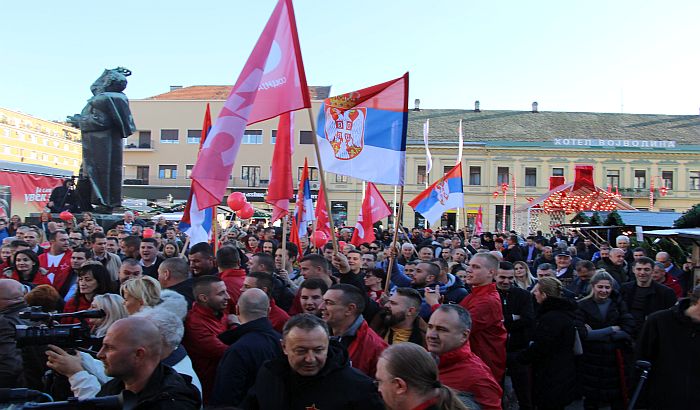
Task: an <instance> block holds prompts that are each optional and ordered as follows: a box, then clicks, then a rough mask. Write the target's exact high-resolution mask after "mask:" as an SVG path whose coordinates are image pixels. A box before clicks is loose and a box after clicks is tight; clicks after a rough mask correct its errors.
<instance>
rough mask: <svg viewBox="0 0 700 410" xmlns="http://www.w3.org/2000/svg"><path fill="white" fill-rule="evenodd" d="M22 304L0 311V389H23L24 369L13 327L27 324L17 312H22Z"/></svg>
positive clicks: (23, 306)
mask: <svg viewBox="0 0 700 410" xmlns="http://www.w3.org/2000/svg"><path fill="white" fill-rule="evenodd" d="M26 307H27V304H26V303H24V302H21V303H17V304H15V305H12V306H8V307H6V308H5V309H3V310H2V311H0V387H2V388H5V387H8V388H9V387H23V386H24V377H23V375H22V373H23V370H24V367H23V364H22V354H21V350H20V349H18V348H17V343H16V340H15V326H16V325H18V324H28V323H27V322H25V321H24V320H22V319H20V318H19V312H21V311H22V310H24V309H25V308H26Z"/></svg>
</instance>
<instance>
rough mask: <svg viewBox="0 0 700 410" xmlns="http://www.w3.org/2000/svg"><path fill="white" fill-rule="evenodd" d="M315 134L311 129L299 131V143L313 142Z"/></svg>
mask: <svg viewBox="0 0 700 410" xmlns="http://www.w3.org/2000/svg"><path fill="white" fill-rule="evenodd" d="M313 138H314V135H313V133H312V132H311V131H299V144H313V143H314V139H313Z"/></svg>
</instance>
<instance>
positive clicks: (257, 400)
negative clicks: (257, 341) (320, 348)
mask: <svg viewBox="0 0 700 410" xmlns="http://www.w3.org/2000/svg"><path fill="white" fill-rule="evenodd" d="M241 407H242V408H245V409H261V410H307V409H309V408H316V409H334V410H374V409H376V410H380V409H384V404H383V403H382V401H381V399H380V398H379V393H378V392H377V388H376V387H375V386H374V382H373V380H372V379H371V378H369V377H368V376H366V375H364V374H363V373H362V372H360V371H358V370H357V369H354V368H352V367H351V366H350V361H349V358H348V353H347V352H346V351H345V349H343V347H342V346H341V345H340V344H339V343H338V342H336V341H334V340H331V341H330V342H329V345H328V356H327V357H326V363H325V365H324V366H323V368H322V369H321V371H320V372H319V373H318V374H316V375H315V376H308V377H305V376H300V375H299V374H297V373H296V372H295V371H294V370H292V368H291V367H290V366H289V362H288V360H287V357H281V358H278V359H273V360H270V361H268V362H266V363H265V364H264V365H263V366H262V367H261V368H260V370H259V371H258V376H257V379H256V382H255V385H254V386H253V388H251V389H250V390H249V392H248V396H247V397H246V400H245V401H244V403H243V404H242V405H241Z"/></svg>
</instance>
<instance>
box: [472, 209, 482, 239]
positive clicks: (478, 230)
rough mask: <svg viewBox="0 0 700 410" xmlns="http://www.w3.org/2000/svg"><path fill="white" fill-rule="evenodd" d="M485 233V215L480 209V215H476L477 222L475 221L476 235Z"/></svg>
mask: <svg viewBox="0 0 700 410" xmlns="http://www.w3.org/2000/svg"><path fill="white" fill-rule="evenodd" d="M482 233H484V214H483V213H482V211H481V207H479V213H477V214H476V221H474V235H481V234H482Z"/></svg>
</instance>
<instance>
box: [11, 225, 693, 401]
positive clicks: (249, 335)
mask: <svg viewBox="0 0 700 410" xmlns="http://www.w3.org/2000/svg"><path fill="white" fill-rule="evenodd" d="M281 233H282V231H281V229H279V228H275V227H272V226H266V225H265V224H263V223H257V224H249V225H245V226H242V227H235V228H231V229H229V230H227V231H225V232H224V234H223V235H222V237H221V238H219V240H217V242H216V243H215V244H209V243H198V244H195V245H193V246H190V247H188V249H183V246H185V244H186V242H187V241H186V238H185V237H184V236H183V235H182V233H181V232H180V231H179V230H178V229H177V226H175V225H172V224H170V223H169V222H167V221H166V220H165V219H164V218H161V219H159V220H157V221H156V222H155V223H151V222H149V223H146V222H144V221H142V220H139V219H138V218H136V217H135V216H134V214H133V213H131V212H126V213H125V214H124V217H123V219H122V220H120V221H119V222H117V223H116V224H114V225H113V226H107V227H103V226H100V225H99V224H97V223H95V221H94V220H93V219H92V217H91V215H90V214H83V215H82V217H81V221H80V222H79V223H78V221H73V222H72V223H71V222H63V221H53V220H51V218H50V215H49V216H48V217H44V218H42V221H41V223H40V224H37V225H29V224H25V223H23V222H22V220H21V219H20V218H19V217H12V218H11V219H10V220H9V221H6V220H0V239H2V248H1V254H0V256H1V257H2V265H1V266H0V272H2V279H0V387H1V388H15V387H17V388H19V387H29V388H31V389H36V390H39V391H43V392H46V393H48V394H50V395H51V396H52V397H53V398H54V399H56V400H65V399H66V398H68V397H77V398H79V399H90V398H94V397H103V396H110V395H115V394H119V393H120V392H122V391H124V390H128V391H130V392H131V393H133V394H135V396H136V400H137V402H138V406H137V408H139V409H166V408H168V409H198V408H201V407H204V408H212V409H214V408H222V409H223V408H243V409H384V408H387V409H408V410H410V409H477V408H480V409H485V410H489V409H502V408H516V407H515V406H516V405H517V406H518V407H519V408H521V409H563V408H565V407H566V406H567V405H569V404H571V403H572V402H574V401H576V400H583V407H584V408H585V409H598V408H601V407H603V406H610V407H611V408H612V409H623V408H626V406H627V405H628V404H629V403H630V401H631V400H633V399H632V396H633V393H634V389H635V387H636V385H637V384H638V382H639V378H638V372H637V370H636V369H635V361H636V360H646V361H649V362H650V363H651V366H652V367H651V372H650V376H649V379H648V381H647V383H646V385H645V386H644V389H643V394H642V395H641V397H640V399H639V400H638V401H637V404H638V406H640V408H652V409H685V408H692V407H693V406H694V405H692V403H694V402H695V400H693V399H694V398H695V395H696V394H697V393H696V392H697V391H700V378H698V377H697V375H696V373H697V371H696V369H698V368H700V351H699V350H700V343H698V340H697V335H698V330H700V302H699V299H700V286H697V285H696V284H695V283H694V277H693V269H694V266H693V264H692V263H691V262H690V259H688V260H683V261H675V260H673V259H672V257H671V255H669V253H667V252H664V251H657V252H655V254H654V255H651V254H649V252H650V251H649V248H648V247H646V248H643V247H638V248H635V247H633V241H632V240H630V238H628V237H627V236H624V235H621V236H618V237H617V238H615V240H614V241H611V242H612V243H607V242H604V243H597V244H594V243H593V242H592V241H591V240H590V239H589V238H584V237H581V236H580V235H579V233H578V231H576V230H572V231H571V232H556V234H555V235H553V236H551V237H544V236H543V235H542V234H541V233H540V232H538V233H537V234H536V235H532V236H526V237H523V236H520V235H518V234H517V233H516V232H507V233H488V232H487V233H483V234H480V235H470V234H469V232H467V231H466V230H462V231H454V230H452V229H447V228H441V229H437V230H435V231H433V230H431V229H423V228H414V229H413V230H411V231H410V232H409V231H405V232H400V233H399V234H398V238H399V242H398V243H397V244H396V246H393V244H392V237H393V234H392V232H389V231H382V230H379V231H378V232H377V238H379V239H377V240H376V241H374V242H371V243H362V244H360V245H359V246H357V247H356V246H354V245H352V244H351V243H350V242H351V236H352V230H351V229H349V228H343V229H339V230H338V232H337V234H336V236H337V248H336V247H334V244H333V243H332V242H329V243H327V244H325V245H324V246H322V247H320V248H319V249H316V248H314V246H313V245H312V244H310V243H309V242H308V241H307V240H302V241H301V246H300V247H298V246H296V245H294V244H292V243H290V242H289V240H288V238H282V237H281ZM283 239H284V240H283ZM283 242H284V246H283ZM651 257H653V259H652V258H651ZM387 281H388V283H387ZM89 309H100V310H102V311H104V317H99V318H89V319H86V320H84V321H80V320H78V319H77V318H75V317H60V319H58V318H57V320H60V322H61V323H62V324H66V325H69V324H72V325H74V326H78V327H80V326H83V327H85V328H86V329H88V330H89V333H90V338H89V340H88V342H86V344H84V345H82V346H81V349H78V351H76V349H73V348H71V346H65V345H63V346H59V345H56V344H53V343H49V344H48V345H39V346H33V345H31V346H26V345H22V344H21V343H20V344H19V345H18V343H17V340H16V337H15V328H16V327H17V326H19V325H25V326H37V325H38V323H37V322H32V321H30V320H29V319H24V318H22V317H20V316H21V315H20V313H21V312H24V311H27V310H34V311H37V310H39V311H43V312H53V313H60V312H62V313H72V312H80V311H83V310H89ZM693 375H695V376H693Z"/></svg>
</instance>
